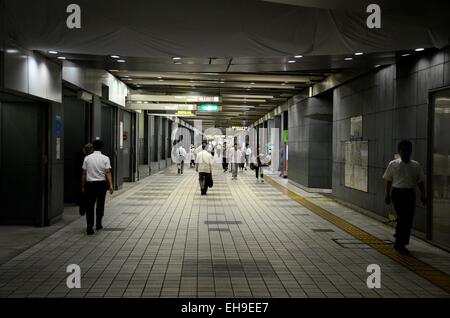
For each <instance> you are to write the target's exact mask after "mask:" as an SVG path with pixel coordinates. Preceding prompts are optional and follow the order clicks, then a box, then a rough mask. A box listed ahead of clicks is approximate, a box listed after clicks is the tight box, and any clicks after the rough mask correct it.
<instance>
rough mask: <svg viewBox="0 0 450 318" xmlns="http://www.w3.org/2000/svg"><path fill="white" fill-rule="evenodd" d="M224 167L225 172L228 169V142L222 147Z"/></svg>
mask: <svg viewBox="0 0 450 318" xmlns="http://www.w3.org/2000/svg"><path fill="white" fill-rule="evenodd" d="M222 151H223V152H222V168H223V172H227V171H228V149H227V143H226V142H224V143H223V149H222Z"/></svg>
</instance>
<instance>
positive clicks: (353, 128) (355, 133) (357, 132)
mask: <svg viewBox="0 0 450 318" xmlns="http://www.w3.org/2000/svg"><path fill="white" fill-rule="evenodd" d="M362 124H363V119H362V116H356V117H352V118H350V140H352V141H353V140H362V139H363V138H362V134H363V130H362V129H363V126H362Z"/></svg>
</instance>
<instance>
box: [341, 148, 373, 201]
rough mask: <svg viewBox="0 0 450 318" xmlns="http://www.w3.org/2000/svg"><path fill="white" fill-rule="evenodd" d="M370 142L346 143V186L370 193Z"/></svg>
mask: <svg viewBox="0 0 450 318" xmlns="http://www.w3.org/2000/svg"><path fill="white" fill-rule="evenodd" d="M368 165H369V142H368V141H347V142H346V143H345V186H346V187H349V188H353V189H357V190H360V191H364V192H367V191H368Z"/></svg>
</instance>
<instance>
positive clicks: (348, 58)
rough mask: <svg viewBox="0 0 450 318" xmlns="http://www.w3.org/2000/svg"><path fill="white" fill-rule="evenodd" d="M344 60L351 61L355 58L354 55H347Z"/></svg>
mask: <svg viewBox="0 0 450 318" xmlns="http://www.w3.org/2000/svg"><path fill="white" fill-rule="evenodd" d="M344 60H346V61H351V60H353V57H346V58H345V59H344Z"/></svg>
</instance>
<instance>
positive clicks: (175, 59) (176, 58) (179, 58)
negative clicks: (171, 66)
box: [172, 56, 181, 61]
mask: <svg viewBox="0 0 450 318" xmlns="http://www.w3.org/2000/svg"><path fill="white" fill-rule="evenodd" d="M172 60H174V61H178V60H181V57H178V56H177V57H172Z"/></svg>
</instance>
